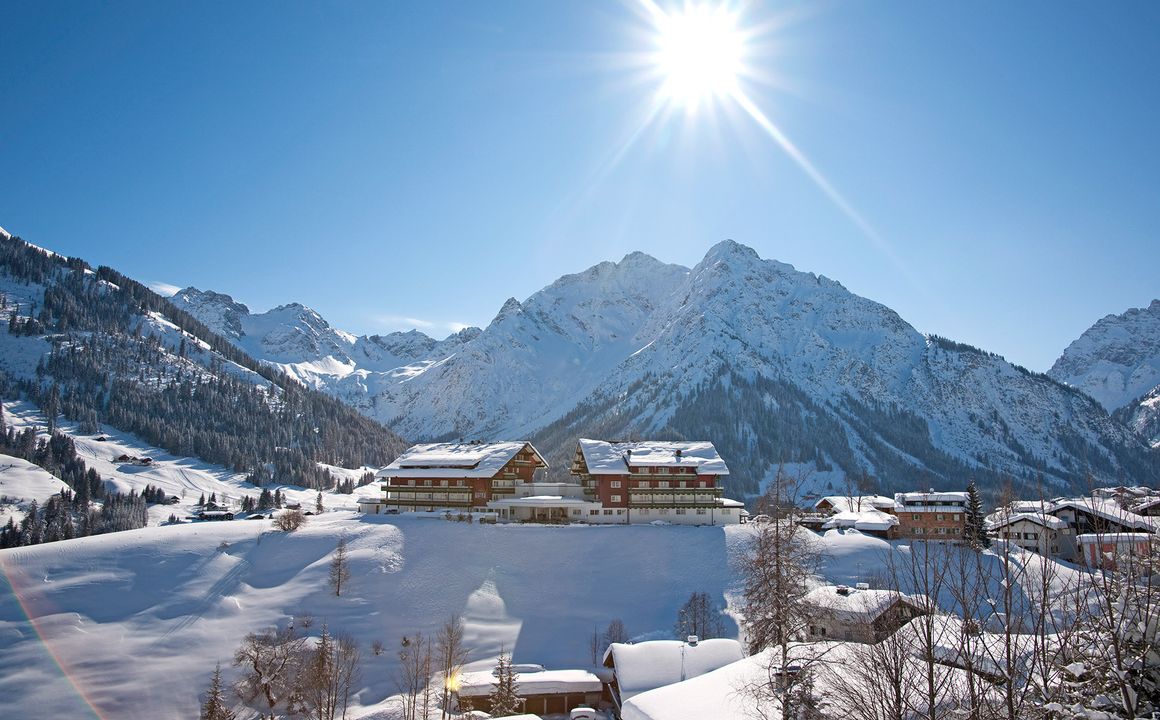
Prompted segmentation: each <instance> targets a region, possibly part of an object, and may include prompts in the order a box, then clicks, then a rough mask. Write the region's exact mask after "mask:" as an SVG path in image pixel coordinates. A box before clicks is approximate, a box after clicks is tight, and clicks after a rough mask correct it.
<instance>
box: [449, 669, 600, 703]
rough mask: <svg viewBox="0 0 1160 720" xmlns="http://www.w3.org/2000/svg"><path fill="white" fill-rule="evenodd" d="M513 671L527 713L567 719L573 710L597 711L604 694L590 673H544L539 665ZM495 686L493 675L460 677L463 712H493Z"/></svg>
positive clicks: (580, 671) (492, 672)
mask: <svg viewBox="0 0 1160 720" xmlns="http://www.w3.org/2000/svg"><path fill="white" fill-rule="evenodd" d="M514 669H515V670H516V672H515V684H516V692H517V694H518V695H519V698H520V700H522V701H523V708H522V712H524V713H537V714H540V715H564V714H567V713H568V712H569V711H571V710H572V709H573V708H578V707H595V706H596V705H597V704H599V703H600V698H601V694H602V693H603V691H604V684H603V683H602V682H601V681H600V678H598V677H596V675H594V674H592V673H591V672H589V671H587V670H545V669H543V668H542V667H540V666H538V665H517V666H515V668H514ZM495 685H496V676H495V673H494V671H490V670H483V671H479V672H465V673H462V674H460V675H459V677H458V685H457V687H456V689H455V696H456V698H457V699H458V702H459V707H460V709H462V710H467V709H469V708H470V709H471V710H482V711H485V712H491V700H490V695H491V693H492V692H493V691H494V690H495Z"/></svg>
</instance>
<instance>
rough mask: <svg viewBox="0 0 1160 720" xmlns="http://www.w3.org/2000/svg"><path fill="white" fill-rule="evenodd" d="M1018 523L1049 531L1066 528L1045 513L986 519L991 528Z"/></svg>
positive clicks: (1013, 514)
mask: <svg viewBox="0 0 1160 720" xmlns="http://www.w3.org/2000/svg"><path fill="white" fill-rule="evenodd" d="M992 518H993V519H992ZM1020 521H1025V522H1030V523H1035V524H1036V525H1040V526H1042V527H1045V528H1049V529H1051V530H1061V529H1063V528H1065V527H1067V522H1066V521H1064V520H1061V519H1059V518H1057V517H1055V516H1054V515H1047V514H1045V513H1039V512H1034V513H1029V512H1020V513H1010V514H1006V515H1004V514H996V515H992V516H991V518H988V520H987V524H988V526H989V527H991V528H1001V527H1006V526H1007V525H1011V524H1013V523H1017V522H1020Z"/></svg>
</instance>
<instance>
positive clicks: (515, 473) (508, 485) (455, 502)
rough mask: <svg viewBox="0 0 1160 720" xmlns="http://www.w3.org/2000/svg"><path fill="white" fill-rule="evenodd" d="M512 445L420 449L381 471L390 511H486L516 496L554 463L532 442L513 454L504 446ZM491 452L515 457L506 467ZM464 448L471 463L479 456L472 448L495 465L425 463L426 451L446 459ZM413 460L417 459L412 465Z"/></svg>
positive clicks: (507, 459)
mask: <svg viewBox="0 0 1160 720" xmlns="http://www.w3.org/2000/svg"><path fill="white" fill-rule="evenodd" d="M506 445H512V444H511V443H495V444H492V445H490V446H489V445H483V444H478V443H477V444H457V445H450V444H445V445H439V446H435V445H428V446H415V447H413V448H411V449H410V450H408V451H407V452H406V453H404V454H403V455H402V456H400V458H399V459H398V460H396V461H395V462H394V463H392V464H391V465H390V466H388V467H387V468H386V469H384V470H382V471H380V472H379V477H380V479H382V480H383V481H384V483H383V492H384V493H385V494H386V496H385V499H384V503H385V504H386V505H387V506H388V507H395V508H399V509H406V510H441V509H444V508H459V509H478V510H482V509H484V508H486V506H487V503H488V502H490V501H492V500H498V499H503V498H506V497H511V496H513V495H514V494H515V491H516V490H515V488H516V485H517V484H522V483H531V482H532V479H533V477H534V476H535V473H536V471H537V470H539V469H542V468H546V467H547V466H548V464H547V463H546V462H545V461H544V459H543V458H542V457H541V456H540V454H539V452H537V451H536V449H535V448H534V447H532V445H531V443H527V442H525V443H518V444H517V445H519V447H518V449H516V448H514V447H513V448H512V451H511V452H510V453H506V452H504V450H503V449H501V448H500V446H506ZM491 448H495V452H497V453H504V456H505V457H506V456H507V455H510V457H506V460H503V462H502V464H500V463H499V462H498V461H497V460H496V458H495V457H494V456H487V455H486V453H487V451H488V450H489V449H491ZM431 449H434V450H431ZM460 449H463V452H462V453H461V454H463V455H465V456H466V457H467V460H470V459H471V458H472V457H473V455H472V453H471V451H472V450H478V452H477V453H475V455H484V456H485V457H487V458H488V459H489V460H490V465H493V466H494V467H492V466H490V465H487V464H484V463H483V462H482V461H481V462H477V463H475V464H470V463H468V462H467V460H464V461H447V460H441V459H440V458H439V457H436V459H434V460H433V461H432V462H431V463H430V464H422V463H423V462H424V460H423V459H422V458H423V457H424V455H423V453H424V451H427V452H429V454H431V455H432V456H435V455H436V453H437V452H438V453H441V454H442V456H446V455H453V454H455V453H456V451H459V450H460ZM408 458H412V459H414V461H413V462H408ZM501 459H502V458H501Z"/></svg>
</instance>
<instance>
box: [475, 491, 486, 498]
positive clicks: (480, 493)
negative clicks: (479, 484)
mask: <svg viewBox="0 0 1160 720" xmlns="http://www.w3.org/2000/svg"><path fill="white" fill-rule="evenodd" d="M475 496H476V497H477V498H485V497H487V493H485V492H477V493H476V494H475Z"/></svg>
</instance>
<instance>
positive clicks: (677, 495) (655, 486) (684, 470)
mask: <svg viewBox="0 0 1160 720" xmlns="http://www.w3.org/2000/svg"><path fill="white" fill-rule="evenodd" d="M571 473H572V475H574V476H576V477H577V478H578V479H579V483H580V485H581V487H582V490H583V493H584V495H585V497H587V498H588V499H589V500H591V501H593V502H596V503H599V506H600V509H599V511H597V512H598V513H599V515H593V516H591V517H590V518H589V519H588V521H589V522H613V523H624V524H629V523H649V522H656V521H661V522H667V523H673V524H680V525H731V524H736V523H739V522H741V518H742V513H743V507H744V505H743V503H740V502H738V501H736V500H730V499H728V498H725V497H723V495H724V492H725V488H724V485H723V482H722V481H723V478H724V477H725V476H727V475H728V474H729V468H728V467H726V465H725V461H724V460H722V459H721V456H720V455H718V454H717V449H716V448H714V447H713V443H711V442H706V441H700V442H669V441H641V442H606V441H603V440H589V439H586V438H581V440H580V442H579V444H578V445H577V447H576V454H575V456H574V457H573V460H572V467H571Z"/></svg>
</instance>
